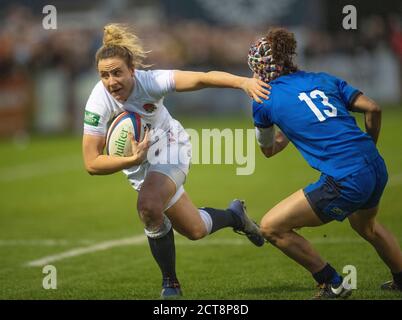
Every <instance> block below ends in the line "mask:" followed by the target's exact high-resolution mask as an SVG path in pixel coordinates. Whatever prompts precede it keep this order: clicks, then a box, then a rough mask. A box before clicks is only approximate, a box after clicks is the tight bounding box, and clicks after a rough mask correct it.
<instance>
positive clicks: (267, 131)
mask: <svg viewBox="0 0 402 320" xmlns="http://www.w3.org/2000/svg"><path fill="white" fill-rule="evenodd" d="M255 130H256V137H257V142H258V144H259V146H260V149H261V151H262V153H263V154H264V155H265V156H266V157H267V158H270V157H272V156H274V155H276V154H277V153H279V152H281V151H282V150H283V149H285V148H286V146H287V145H288V144H289V139H288V138H287V137H286V136H285V135H284V134H283V133H282V132H281V131H278V132H276V134H275V127H274V126H271V127H269V128H258V127H256V128H255Z"/></svg>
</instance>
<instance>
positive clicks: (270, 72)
mask: <svg viewBox="0 0 402 320" xmlns="http://www.w3.org/2000/svg"><path fill="white" fill-rule="evenodd" d="M248 66H249V67H250V69H251V71H253V72H254V73H256V74H257V75H258V76H259V78H260V79H261V80H262V81H264V82H269V81H271V80H273V79H274V78H275V77H277V76H278V73H277V71H276V65H275V62H274V58H273V56H272V49H271V47H270V45H269V43H268V41H267V40H266V39H265V38H261V39H260V40H258V41H257V42H256V43H255V44H254V45H252V46H251V48H250V50H249V52H248Z"/></svg>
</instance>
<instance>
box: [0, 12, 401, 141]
mask: <svg viewBox="0 0 402 320" xmlns="http://www.w3.org/2000/svg"><path fill="white" fill-rule="evenodd" d="M160 11H161V12H159V13H158V16H157V18H155V17H151V18H148V19H145V20H141V19H135V18H131V19H127V16H126V17H124V16H122V17H121V18H120V22H123V21H132V24H133V27H134V29H135V30H136V32H137V35H138V36H139V38H140V39H142V42H143V45H144V48H145V49H146V50H148V51H150V53H149V55H148V59H147V60H146V61H145V63H147V64H151V65H152V66H153V68H158V69H189V70H197V69H198V70H203V71H208V70H213V69H215V70H225V71H229V72H233V71H234V72H235V73H238V74H249V71H248V67H247V51H248V48H249V47H250V45H251V44H252V43H253V42H254V41H255V40H256V39H257V38H259V37H261V36H263V35H264V32H265V31H266V30H268V28H269V25H268V24H267V25H262V26H259V27H258V28H256V27H251V26H246V25H244V26H233V25H232V26H228V25H224V24H222V25H220V24H216V23H214V24H212V23H209V22H207V21H204V20H202V19H187V20H185V19H174V21H171V20H169V19H168V18H167V17H166V16H165V17H164V16H163V12H162V10H160ZM80 14H82V13H80ZM130 14H131V13H130ZM94 16H95V19H94V21H96V23H94V22H93V21H91V22H90V21H88V23H86V21H80V23H79V24H77V23H75V22H74V21H70V23H65V22H66V21H61V20H62V19H59V27H58V28H57V29H56V30H45V29H44V28H43V26H42V19H43V15H41V14H38V13H37V12H36V14H34V13H33V10H32V8H30V7H25V6H21V5H11V6H9V7H8V8H2V10H1V11H0V26H1V28H0V136H2V135H7V134H8V133H9V132H14V131H26V130H30V129H32V122H33V121H32V118H34V116H35V113H38V109H36V108H37V107H42V105H43V106H44V105H49V106H50V107H49V108H53V106H52V105H55V104H56V105H59V104H61V103H60V102H57V101H53V100H51V98H49V99H48V100H47V101H46V102H44V101H41V102H39V99H38V97H39V96H40V95H41V93H40V92H41V90H42V89H38V86H39V87H40V86H42V87H44V86H47V87H46V88H47V90H50V92H54V91H52V90H53V89H52V87H51V86H49V83H50V84H51V83H52V82H53V81H54V80H53V79H54V78H52V77H51V76H50V77H49V78H48V79H50V80H43V81H42V82H43V83H41V84H38V81H37V80H38V79H44V78H43V73H44V72H46V71H47V70H51V71H52V72H54V71H56V73H58V74H60V75H62V77H63V81H64V82H63V83H64V84H63V86H62V88H63V89H62V90H63V91H66V94H65V96H66V97H67V98H66V99H65V100H67V101H66V106H65V107H60V108H64V109H63V110H64V111H62V112H64V113H65V114H66V115H65V117H64V118H65V119H67V120H63V121H65V122H66V123H67V124H66V125H65V129H66V130H70V131H71V130H75V131H77V128H80V126H81V118H80V117H81V116H82V115H81V113H82V110H81V109H82V104H83V103H85V102H83V101H84V98H85V97H83V98H82V99H81V101H79V102H77V101H76V100H74V99H76V98H75V96H76V93H77V86H76V83H81V82H77V79H82V78H85V77H87V78H88V74H92V78H91V79H92V80H93V76H94V73H95V71H96V69H95V66H94V56H95V53H96V50H97V49H98V48H99V47H100V46H101V44H102V31H103V30H102V26H103V23H104V22H103V21H105V22H106V21H114V22H119V20H118V19H111V18H112V17H105V16H102V17H99V19H98V13H95V14H94ZM140 16H141V15H140ZM143 16H146V15H143ZM75 18H76V19H77V17H75ZM63 19H64V20H66V19H67V18H66V17H63ZM85 19H86V18H85V16H78V20H85ZM401 20H402V19H401V15H400V14H397V13H395V12H391V13H390V14H389V15H387V16H384V15H381V16H380V15H369V16H366V17H363V18H361V19H360V20H359V25H358V28H357V30H352V31H349V30H344V29H342V28H341V27H339V28H337V29H336V30H335V31H334V30H332V31H331V30H329V29H328V30H327V29H325V28H314V27H312V26H308V24H305V25H300V26H291V27H290V29H291V30H293V31H295V33H296V36H297V40H298V42H299V50H298V62H299V64H300V65H301V67H302V68H303V65H304V63H303V62H305V63H306V65H308V63H307V62H309V61H316V60H319V59H318V58H320V57H325V56H327V55H330V54H332V55H333V54H340V55H342V54H343V55H346V56H349V55H350V56H359V54H361V53H363V52H364V53H366V54H371V53H372V52H375V51H376V50H377V49H378V48H384V47H385V48H386V49H387V50H388V51H389V52H391V54H392V55H393V57H394V58H395V60H396V61H399V71H398V72H399V77H401V75H402V70H401V65H402V24H401ZM387 59H388V58H387ZM374 60H375V59H374ZM369 64H370V63H369ZM396 69H398V66H397V67H396ZM366 78H367V77H366ZM92 80H91V81H92ZM391 81H392V80H391ZM400 83H402V81H400ZM369 84H370V83H369ZM90 85H92V86H93V84H92V82H91V83H90ZM86 89H87V88H85V90H86ZM379 90H382V89H379ZM396 91H398V89H396ZM394 92H395V90H394ZM85 94H86V95H87V94H88V92H85ZM42 95H43V94H42ZM397 95H399V94H397ZM397 95H396V96H397ZM394 96H395V94H394ZM194 97H195V96H194ZM393 99H394V98H393ZM397 99H398V98H397ZM211 100H213V99H211ZM215 100H217V99H215ZM194 101H195V100H194ZM199 101H205V99H203V98H202V97H201V98H200V99H199ZM193 103H194V104H195V102H193ZM41 104H42V105H41ZM179 104H180V103H179ZM78 105H79V106H78ZM176 105H177V104H176ZM209 107H210V108H216V106H214V105H212V104H211V105H210V106H209ZM218 107H219V106H218ZM186 110H188V109H186ZM233 110H234V109H233ZM41 112H43V111H41ZM49 117H50V116H49ZM60 118H63V116H60ZM77 119H78V120H77ZM41 121H42V120H40V121H39V122H41ZM47 121H48V123H51V121H52V120H47ZM61 121H62V120H61ZM74 123H76V124H77V125H74ZM30 126H31V128H30ZM39 126H42V127H46V126H44V125H41V124H40V125H39Z"/></svg>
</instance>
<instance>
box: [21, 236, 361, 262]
mask: <svg viewBox="0 0 402 320" xmlns="http://www.w3.org/2000/svg"><path fill="white" fill-rule="evenodd" d="M309 240H310V241H311V242H312V243H313V244H341V243H350V244H352V243H363V242H364V240H362V239H359V238H343V237H328V238H315V239H309ZM47 241H48V240H47ZM146 242H147V241H146V237H145V235H138V236H135V237H130V238H123V239H117V240H110V241H104V242H100V243H98V244H94V245H91V246H86V247H78V248H74V249H70V250H67V251H64V252H61V253H58V254H54V255H50V256H46V257H43V258H40V259H37V260H33V261H30V262H27V263H26V264H25V266H28V267H41V266H45V265H47V264H49V263H53V262H56V261H60V260H64V259H68V258H72V257H77V256H81V255H84V254H89V253H93V252H97V251H103V250H108V249H112V248H115V247H121V246H130V245H132V246H134V245H144V244H146ZM37 243H38V242H37ZM176 244H177V245H180V246H214V245H228V246H243V245H247V246H251V244H250V242H249V241H248V240H246V239H245V238H237V239H236V238H234V239H210V240H208V239H204V240H200V241H190V240H187V239H185V238H182V239H177V240H176ZM267 245H268V246H269V244H267Z"/></svg>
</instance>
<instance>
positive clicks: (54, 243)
mask: <svg viewBox="0 0 402 320" xmlns="http://www.w3.org/2000/svg"><path fill="white" fill-rule="evenodd" d="M94 243H96V240H89V239H88V240H86V239H80V240H77V241H73V240H63V239H32V240H28V239H17V240H8V239H0V247H14V246H27V247H29V246H38V247H59V246H70V245H90V244H94Z"/></svg>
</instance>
